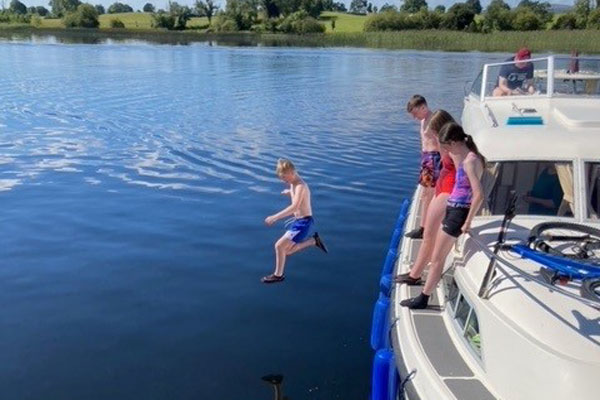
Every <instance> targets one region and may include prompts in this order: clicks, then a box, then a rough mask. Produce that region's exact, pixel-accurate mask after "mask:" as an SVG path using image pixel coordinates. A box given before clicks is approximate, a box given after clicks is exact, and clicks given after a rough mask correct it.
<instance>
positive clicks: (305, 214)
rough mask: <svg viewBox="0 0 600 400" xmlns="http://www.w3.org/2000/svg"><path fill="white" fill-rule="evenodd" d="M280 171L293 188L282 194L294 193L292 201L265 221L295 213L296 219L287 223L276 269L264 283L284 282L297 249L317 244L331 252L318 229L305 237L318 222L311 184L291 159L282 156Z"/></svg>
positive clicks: (278, 170)
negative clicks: (289, 263) (291, 256)
mask: <svg viewBox="0 0 600 400" xmlns="http://www.w3.org/2000/svg"><path fill="white" fill-rule="evenodd" d="M276 172H277V175H278V176H279V178H280V179H281V180H282V181H284V182H285V183H288V184H289V185H290V188H289V189H285V190H284V191H282V192H281V194H282V195H285V196H290V197H291V200H292V204H290V205H289V206H288V207H286V208H284V209H283V210H281V211H279V212H278V213H277V214H273V215H270V216H268V217H267V218H265V224H267V225H269V226H271V225H273V224H274V223H275V222H276V221H278V220H280V219H282V218H285V217H289V216H292V215H293V218H292V219H291V220H290V221H289V222H288V223H287V224H286V227H287V230H286V232H285V233H284V234H283V236H281V237H280V238H279V240H278V241H277V242H276V243H275V272H273V273H272V274H270V275H267V276H264V277H263V278H262V279H261V281H262V282H263V283H276V282H281V281H283V280H284V278H285V276H284V275H283V271H284V269H285V260H286V257H287V256H289V255H292V254H294V253H295V252H297V251H300V250H304V249H305V248H307V247H310V246H317V247H318V248H320V249H321V250H323V251H324V252H325V253H327V247H325V244H324V243H323V241H322V240H321V238H320V237H319V234H318V232H315V233H314V235H312V236H311V237H310V238H309V239H306V240H304V239H305V238H306V237H307V236H308V234H309V232H310V228H311V226H312V224H313V222H314V220H313V217H312V206H311V203H310V189H309V188H308V185H307V184H306V182H304V180H303V179H302V178H301V177H300V175H299V174H298V172H297V171H296V168H295V167H294V164H292V162H291V161H290V160H286V159H279V160H278V161H277V169H276Z"/></svg>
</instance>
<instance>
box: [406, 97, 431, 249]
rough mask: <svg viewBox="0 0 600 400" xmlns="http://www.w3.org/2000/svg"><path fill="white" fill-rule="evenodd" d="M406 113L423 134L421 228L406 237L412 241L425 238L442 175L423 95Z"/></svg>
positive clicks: (420, 181)
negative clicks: (424, 232) (428, 218)
mask: <svg viewBox="0 0 600 400" xmlns="http://www.w3.org/2000/svg"><path fill="white" fill-rule="evenodd" d="M406 111H408V113H409V114H410V115H412V116H413V118H414V119H416V120H417V121H419V122H420V125H421V127H420V134H421V171H420V173H419V184H420V185H421V186H423V189H422V191H421V226H420V227H419V228H417V229H415V230H413V231H411V232H408V233H407V234H406V235H405V236H406V237H409V238H412V239H421V238H423V230H424V228H423V227H424V226H425V223H426V219H427V208H428V207H429V203H430V202H431V199H433V196H434V194H435V184H436V181H437V179H438V176H439V173H440V144H439V143H438V139H437V136H436V135H435V134H434V133H432V132H429V131H428V130H427V125H428V124H429V120H430V118H431V110H430V109H429V106H428V105H427V101H426V100H425V98H424V97H423V96H421V95H418V94H416V95H414V96H413V97H411V99H410V100H409V101H408V104H407V105H406Z"/></svg>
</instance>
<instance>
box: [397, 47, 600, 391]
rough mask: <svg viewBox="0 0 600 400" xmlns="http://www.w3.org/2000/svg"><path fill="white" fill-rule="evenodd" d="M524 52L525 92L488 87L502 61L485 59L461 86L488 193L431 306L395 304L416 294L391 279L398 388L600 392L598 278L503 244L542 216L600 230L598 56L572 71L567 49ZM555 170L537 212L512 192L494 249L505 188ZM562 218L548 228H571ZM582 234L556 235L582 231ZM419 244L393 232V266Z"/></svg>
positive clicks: (525, 185) (527, 184) (526, 232)
mask: <svg viewBox="0 0 600 400" xmlns="http://www.w3.org/2000/svg"><path fill="white" fill-rule="evenodd" d="M531 62H532V63H534V66H535V71H536V74H535V87H536V93H535V94H533V95H522V96H507V97H492V90H493V88H494V87H495V84H496V79H497V76H498V71H499V68H500V66H501V65H503V64H506V63H496V64H486V65H485V66H484V67H483V70H482V72H481V74H480V75H479V77H478V78H477V80H476V81H475V83H474V84H473V87H472V89H471V91H470V92H469V93H466V96H465V100H464V110H463V115H462V125H463V128H464V129H465V131H466V133H468V134H470V135H472V136H473V138H474V141H475V143H476V144H477V146H478V147H479V150H480V151H481V153H482V154H483V155H484V156H485V157H486V158H487V159H488V166H487V172H486V173H485V175H484V179H483V186H484V190H485V192H486V201H485V203H484V206H483V209H482V211H481V212H480V215H479V216H477V217H476V218H475V219H474V221H473V224H472V231H471V233H470V234H469V235H462V236H461V238H459V241H458V242H457V244H456V246H455V248H454V249H453V251H452V252H451V253H450V255H449V256H448V258H447V259H446V264H445V269H444V271H445V272H444V275H443V278H442V281H441V282H440V284H439V285H438V287H437V289H436V291H435V292H434V294H433V296H432V300H433V305H432V301H430V306H429V307H428V309H426V310H409V309H408V308H406V307H402V306H400V305H399V303H400V301H402V300H404V299H407V298H409V297H414V296H416V295H417V294H419V293H420V291H421V289H422V287H421V286H407V285H405V284H403V285H395V287H394V288H393V290H392V292H391V297H390V303H391V306H390V321H391V322H390V331H389V333H390V336H391V345H392V349H393V352H394V356H395V364H396V367H397V369H398V371H399V375H400V380H401V385H400V386H401V387H402V389H403V392H402V394H401V396H404V397H401V398H405V399H409V400H416V399H420V400H441V399H460V400H486V399H503V400H517V399H527V400H538V399H539V400H542V399H543V400H549V399H573V400H576V399H577V400H580V399H597V398H599V396H600V395H599V393H600V392H599V389H598V383H599V382H600V296H599V293H600V290H598V287H600V284H598V285H597V286H595V284H592V285H589V283H590V282H592V283H593V282H594V280H592V279H588V280H585V281H582V280H581V279H571V280H568V281H567V280H566V279H564V276H563V274H562V273H560V272H557V271H556V270H555V269H553V268H548V266H547V265H545V264H544V263H543V262H540V261H539V260H538V261H533V260H532V259H530V258H526V257H523V256H522V255H521V254H518V253H517V252H515V250H514V249H515V248H511V247H509V245H511V244H517V243H524V244H525V246H526V245H527V241H528V238H529V237H530V236H531V232H530V231H531V229H532V228H533V227H535V226H537V225H538V224H540V223H542V222H547V221H558V222H563V223H575V224H581V225H583V226H587V227H592V228H596V229H600V220H599V219H598V217H599V214H600V93H599V91H598V90H599V89H598V81H600V59H584V58H580V59H579V72H577V73H576V74H573V75H569V74H567V73H566V71H567V70H568V68H569V65H570V64H572V62H573V60H572V59H569V58H559V57H547V58H538V59H533V60H531ZM590 82H591V83H590ZM594 85H595V86H594ZM552 170H554V171H556V178H554V179H556V181H557V183H556V185H558V187H559V188H560V190H561V191H562V194H561V195H560V204H555V207H550V206H548V207H547V209H544V210H543V211H544V213H542V211H540V209H539V207H538V208H537V209H536V207H532V206H531V205H530V204H528V203H526V202H524V201H522V200H519V201H517V203H516V208H515V213H516V216H515V217H514V219H512V222H511V223H510V225H509V228H508V230H507V233H506V244H505V246H503V247H502V248H501V249H500V250H499V252H498V254H497V255H496V256H494V253H493V250H494V246H495V244H496V242H497V241H498V235H499V231H500V228H501V224H502V221H503V217H504V211H505V208H506V206H507V204H508V202H509V198H510V193H511V192H513V191H514V192H516V195H517V196H519V199H523V196H525V195H526V194H527V192H529V191H531V190H532V188H533V187H534V185H535V184H536V181H537V180H539V179H540V176H541V175H542V174H543V173H547V174H549V175H554V174H553V172H552ZM544 171H545V172H544ZM419 196H420V189H419V188H418V189H417V190H416V192H415V194H414V198H413V201H412V205H411V208H410V211H409V214H408V218H407V220H406V229H407V230H412V229H414V228H416V227H418V226H420V220H419V218H420V217H419V215H420V212H419V211H420V210H419V206H418V205H419V201H418V199H419ZM542 214H549V215H542ZM565 227H566V228H565ZM567 228H568V226H567V225H564V226H563V227H562V228H561V230H560V231H556V232H559V233H560V232H562V233H564V234H565V235H567V236H568V235H569V233H568V232H567V231H569V232H571V230H570V229H567ZM565 232H567V233H565ZM534 233H535V232H534ZM570 235H571V236H569V237H571V238H572V237H573V234H572V233H570ZM579 235H580V236H579V237H578V239H575V238H572V239H568V238H564V240H565V241H566V242H568V241H569V240H570V241H572V242H576V241H577V240H579V241H582V240H584V239H583V237H582V236H581V235H582V234H581V233H580V234H579ZM586 240H587V239H586ZM420 242H421V241H420V240H413V239H404V240H403V241H402V243H401V244H400V248H399V249H398V254H399V258H398V261H397V264H396V267H395V273H396V274H398V273H403V272H407V271H408V270H409V268H410V265H411V264H412V262H413V261H414V259H415V258H416V255H417V253H418V250H419V246H420ZM560 246H563V247H562V248H560ZM556 248H557V249H558V250H562V251H563V253H565V254H566V255H567V256H570V257H571V258H569V257H563V258H564V259H565V260H569V259H572V258H573V257H575V253H577V252H578V251H579V252H580V251H581V248H577V246H575V247H573V246H572V243H570V244H569V243H563V244H561V243H557V247H556ZM598 251H599V250H596V253H598ZM534 252H536V253H544V252H543V251H541V250H540V249H534ZM569 252H570V254H568V253H569ZM542 255H543V254H542ZM587 256H590V257H592V259H590V260H580V261H581V262H582V263H587V262H594V259H593V257H597V256H598V254H591V253H590V254H587V255H583V256H582V257H583V258H585V257H587ZM558 258H561V257H560V255H559V257H558ZM548 259H552V257H549V258H548ZM561 259H562V258H561ZM492 260H494V262H493V267H492V269H490V270H493V271H495V272H494V274H493V275H492V277H491V279H490V280H489V282H488V283H487V284H486V283H485V282H484V277H485V275H486V272H487V271H488V266H490V264H491V261H492ZM577 262H579V261H577ZM582 282H583V283H586V284H587V285H585V287H584V285H583V283H582ZM411 372H412V373H411Z"/></svg>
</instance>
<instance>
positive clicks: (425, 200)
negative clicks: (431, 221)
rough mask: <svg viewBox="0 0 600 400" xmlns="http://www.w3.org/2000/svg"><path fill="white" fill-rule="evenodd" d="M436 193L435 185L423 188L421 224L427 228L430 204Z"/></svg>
mask: <svg viewBox="0 0 600 400" xmlns="http://www.w3.org/2000/svg"><path fill="white" fill-rule="evenodd" d="M434 195H435V188H434V187H427V188H423V194H422V195H421V226H422V227H423V229H425V226H426V225H427V211H428V210H429V204H430V203H431V200H432V199H433V197H434Z"/></svg>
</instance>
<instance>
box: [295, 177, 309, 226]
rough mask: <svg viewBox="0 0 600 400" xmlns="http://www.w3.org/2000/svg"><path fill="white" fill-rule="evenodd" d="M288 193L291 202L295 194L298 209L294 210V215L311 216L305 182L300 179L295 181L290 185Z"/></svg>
mask: <svg viewBox="0 0 600 400" xmlns="http://www.w3.org/2000/svg"><path fill="white" fill-rule="evenodd" d="M290 195H291V197H292V202H293V200H294V199H295V198H296V196H297V200H298V209H297V210H296V211H295V212H294V217H296V218H302V217H309V216H312V206H311V204H310V189H309V188H308V185H307V184H306V182H304V181H303V180H302V179H300V180H299V181H298V182H297V183H292V184H291V185H290Z"/></svg>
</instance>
